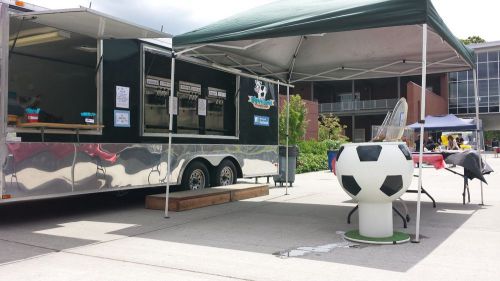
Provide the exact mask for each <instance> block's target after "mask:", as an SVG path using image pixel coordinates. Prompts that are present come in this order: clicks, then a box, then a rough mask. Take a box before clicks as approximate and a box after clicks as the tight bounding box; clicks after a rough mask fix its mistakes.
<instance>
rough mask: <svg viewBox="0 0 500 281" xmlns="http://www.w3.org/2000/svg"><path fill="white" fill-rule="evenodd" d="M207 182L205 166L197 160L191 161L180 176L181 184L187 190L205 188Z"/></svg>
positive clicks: (208, 180) (207, 176)
mask: <svg viewBox="0 0 500 281" xmlns="http://www.w3.org/2000/svg"><path fill="white" fill-rule="evenodd" d="M209 183H210V177H209V174H208V169H207V166H205V165H204V164H203V163H201V162H198V161H196V162H193V163H191V164H190V165H189V166H188V168H187V169H186V171H185V172H184V175H183V176H182V186H183V187H184V188H186V189H189V190H197V189H203V188H207V187H209Z"/></svg>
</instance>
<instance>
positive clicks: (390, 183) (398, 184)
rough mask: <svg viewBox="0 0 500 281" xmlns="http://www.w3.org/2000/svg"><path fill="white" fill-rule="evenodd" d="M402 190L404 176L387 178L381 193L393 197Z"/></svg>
mask: <svg viewBox="0 0 500 281" xmlns="http://www.w3.org/2000/svg"><path fill="white" fill-rule="evenodd" d="M401 188H403V177H402V176H387V177H386V178H385V181H384V183H383V184H382V187H381V188H380V191H382V192H383V193H385V195H387V196H389V197H391V196H392V195H394V194H396V193H398V191H400V190H401Z"/></svg>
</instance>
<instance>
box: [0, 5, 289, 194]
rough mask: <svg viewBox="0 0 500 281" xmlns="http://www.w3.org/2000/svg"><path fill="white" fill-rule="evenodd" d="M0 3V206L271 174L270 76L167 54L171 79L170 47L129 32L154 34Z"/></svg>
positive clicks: (90, 15)
mask: <svg viewBox="0 0 500 281" xmlns="http://www.w3.org/2000/svg"><path fill="white" fill-rule="evenodd" d="M0 7H1V9H2V11H1V14H0V16H1V21H2V28H4V31H7V32H6V33H7V34H8V35H7V36H4V38H1V40H0V44H1V47H2V53H1V57H0V61H1V63H2V64H1V66H0V67H1V69H0V70H1V73H2V89H1V90H2V91H1V99H2V100H1V101H2V104H3V105H4V107H3V108H2V109H1V110H0V116H1V118H2V119H1V120H0V121H1V123H2V130H1V132H0V133H1V134H2V141H1V143H0V146H1V147H2V153H1V154H0V156H1V158H2V159H1V160H2V161H3V162H2V163H4V165H3V168H2V170H1V172H2V182H1V188H0V192H1V195H2V196H1V199H0V203H3V202H11V201H17V200H30V199H34V198H47V197H56V196H67V195H73V194H81V193H92V192H103V191H113V190H124V189H132V188H143V187H151V186H160V185H165V184H166V183H167V181H168V183H170V184H172V185H179V184H183V185H184V186H185V187H186V188H191V189H196V188H205V187H210V186H216V185H226V184H231V183H233V182H235V181H236V179H237V178H240V177H263V176H272V175H275V174H277V173H278V167H277V165H278V164H277V163H278V112H279V105H278V101H279V99H278V91H279V82H277V81H273V80H269V79H265V78H259V77H254V76H251V75H247V74H244V73H243V72H241V71H238V70H235V69H229V68H222V67H218V66H217V65H214V64H207V63H206V62H204V61H201V60H197V59H196V58H193V57H182V56H178V57H176V60H175V61H176V68H175V73H174V77H175V79H174V82H173V83H172V81H171V77H172V73H171V62H172V52H171V49H170V48H169V47H170V46H169V43H168V42H167V43H166V42H165V40H156V39H154V40H152V39H138V38H139V36H137V34H140V35H148V36H144V37H154V36H155V35H156V36H157V37H160V36H158V35H165V34H162V33H159V32H156V33H155V32H150V31H149V30H147V29H141V28H140V27H137V26H135V25H132V24H129V23H126V22H121V21H119V20H117V19H114V18H110V17H108V16H106V15H102V14H99V13H97V12H95V11H92V10H88V9H74V10H66V11H62V12H61V11H43V12H40V14H37V15H33V14H28V15H22V14H11V15H8V14H7V12H6V8H5V7H4V5H1V6H0ZM80 20H81V21H89V22H90V23H92V22H95V21H96V20H97V21H101V25H99V24H97V26H96V28H97V29H99V28H101V29H103V26H102V22H107V23H108V25H106V27H105V28H104V29H103V30H100V31H99V30H97V31H94V29H93V27H88V28H87V29H81V28H80V27H79V26H81V25H78V24H76V23H77V22H78V21H80ZM71 21H75V24H72V23H71ZM4 23H6V25H4ZM86 23H88V22H86ZM113 24H116V26H113ZM89 25H91V24H89ZM78 28H80V29H78ZM106 28H108V29H106ZM99 32H101V34H98V33H99ZM127 32H128V33H127ZM148 32H150V33H148ZM103 33H104V34H106V33H107V34H106V35H105V36H104V35H103ZM4 34H5V32H4ZM14 41H17V42H16V43H14ZM6 50H8V51H6ZM3 74H5V75H3ZM172 84H173V86H174V93H172V91H171V89H172ZM282 85H283V84H282ZM170 95H173V101H174V102H173V103H172V105H170V104H169V100H170ZM170 110H172V111H173V127H172V132H171V133H172V150H171V169H170V171H171V175H170V178H168V177H167V150H168V145H167V143H168V134H169V114H170Z"/></svg>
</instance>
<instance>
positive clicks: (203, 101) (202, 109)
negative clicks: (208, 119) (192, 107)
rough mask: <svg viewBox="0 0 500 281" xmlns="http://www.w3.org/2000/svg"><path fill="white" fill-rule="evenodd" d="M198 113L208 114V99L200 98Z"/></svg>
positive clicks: (201, 114)
mask: <svg viewBox="0 0 500 281" xmlns="http://www.w3.org/2000/svg"><path fill="white" fill-rule="evenodd" d="M198 115H199V116H207V100H206V99H198Z"/></svg>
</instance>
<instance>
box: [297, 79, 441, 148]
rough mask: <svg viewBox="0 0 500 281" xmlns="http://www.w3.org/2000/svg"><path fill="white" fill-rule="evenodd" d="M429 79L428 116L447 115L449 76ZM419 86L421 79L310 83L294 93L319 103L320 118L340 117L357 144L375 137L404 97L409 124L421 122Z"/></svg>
mask: <svg viewBox="0 0 500 281" xmlns="http://www.w3.org/2000/svg"><path fill="white" fill-rule="evenodd" d="M427 80H428V81H427V85H428V87H427V90H428V91H427V98H426V107H427V109H426V112H427V114H432V115H444V114H447V112H448V80H447V75H446V74H441V75H429V76H428V78H427ZM420 84H421V77H420V76H412V77H394V78H383V79H366V80H342V81H329V82H307V83H300V84H296V85H295V88H293V89H292V94H300V95H301V96H302V98H303V99H305V100H311V101H317V102H318V114H319V115H323V116H338V117H339V118H340V121H341V123H342V124H343V125H345V126H346V129H345V135H346V136H347V137H349V138H350V139H351V140H352V141H354V142H364V141H368V140H370V139H371V138H372V126H378V125H381V124H382V122H383V121H384V118H385V116H386V114H387V112H388V111H390V110H392V109H393V108H394V106H395V105H396V103H397V101H398V100H399V99H400V98H401V97H404V98H406V99H407V101H408V106H409V110H408V124H410V123H414V122H416V121H417V120H418V116H419V114H420V95H421V88H420Z"/></svg>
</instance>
